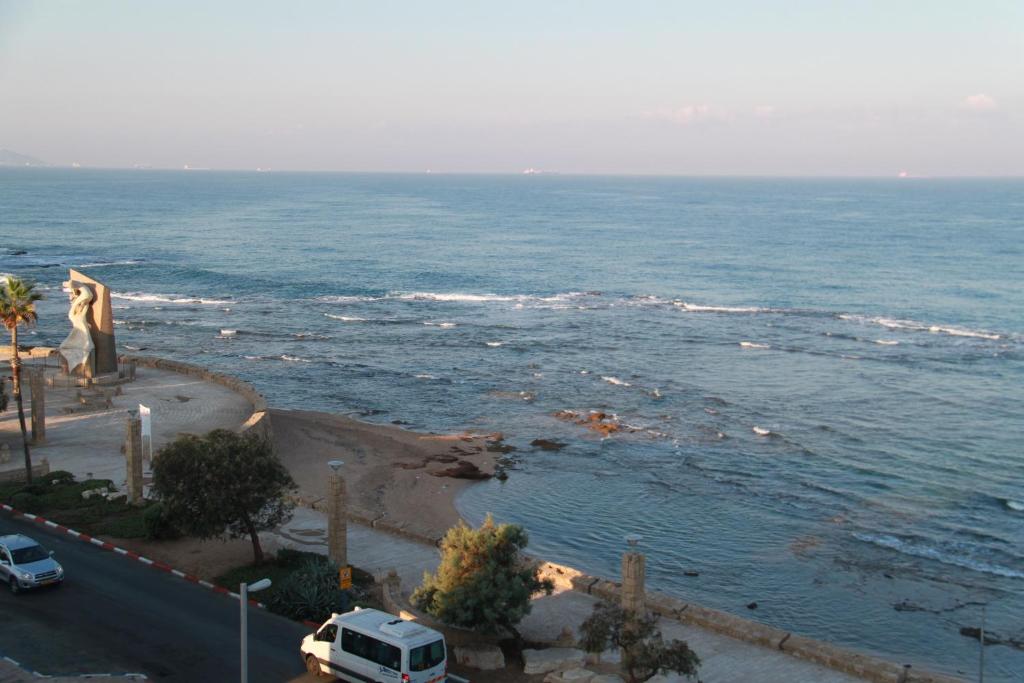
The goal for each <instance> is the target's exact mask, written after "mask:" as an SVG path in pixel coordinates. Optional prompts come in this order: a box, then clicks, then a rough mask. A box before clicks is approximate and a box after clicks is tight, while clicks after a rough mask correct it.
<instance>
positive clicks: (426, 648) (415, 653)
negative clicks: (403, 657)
mask: <svg viewBox="0 0 1024 683" xmlns="http://www.w3.org/2000/svg"><path fill="white" fill-rule="evenodd" d="M443 661H444V641H443V640H438V641H436V642H433V643H431V644H430V645H421V646H420V647H416V648H413V649H412V650H410V651H409V670H410V671H426V670H427V669H432V668H434V667H435V666H437V665H438V664H440V663H441V662H443Z"/></svg>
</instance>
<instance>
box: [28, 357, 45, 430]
mask: <svg viewBox="0 0 1024 683" xmlns="http://www.w3.org/2000/svg"><path fill="white" fill-rule="evenodd" d="M28 386H29V391H31V392H32V443H34V444H36V445H39V444H41V443H43V442H44V441H46V388H45V386H46V380H45V378H44V373H43V370H42V369H38V370H32V371H30V372H29V375H28Z"/></svg>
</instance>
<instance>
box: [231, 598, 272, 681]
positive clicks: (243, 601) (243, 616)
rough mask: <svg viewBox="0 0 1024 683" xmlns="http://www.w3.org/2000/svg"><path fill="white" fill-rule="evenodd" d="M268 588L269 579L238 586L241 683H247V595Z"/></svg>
mask: <svg viewBox="0 0 1024 683" xmlns="http://www.w3.org/2000/svg"><path fill="white" fill-rule="evenodd" d="M265 588H270V579H260V580H259V581H257V582H255V583H245V582H244V581H243V582H242V583H240V584H239V585H238V609H239V617H240V623H241V629H242V679H241V680H242V683H249V593H250V592H252V593H255V592H257V591H261V590H263V589H265Z"/></svg>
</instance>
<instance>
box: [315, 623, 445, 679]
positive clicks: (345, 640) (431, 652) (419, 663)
mask: <svg viewBox="0 0 1024 683" xmlns="http://www.w3.org/2000/svg"><path fill="white" fill-rule="evenodd" d="M300 650H301V651H302V656H303V658H304V659H305V660H306V670H307V671H309V672H310V673H312V674H316V675H318V676H319V675H323V674H325V673H326V674H332V675H334V676H336V677H338V678H339V679H341V680H343V681H350V683H387V682H388V681H400V682H401V683H442V682H443V681H446V680H447V677H448V656H447V648H446V647H445V642H444V636H443V635H441V634H440V633H438V632H437V631H435V630H434V629H432V628H427V627H426V626H421V625H419V624H417V623H416V622H415V621H405V620H403V619H399V618H398V617H396V616H395V615H393V614H388V613H387V612H381V611H380V610H376V609H360V608H358V607H356V608H355V609H354V610H353V611H351V612H346V613H345V614H334V615H332V616H331V618H330V619H328V620H327V621H326V622H324V624H323V626H321V627H320V628H319V629H317V631H316V633H310V634H309V635H308V636H306V637H305V638H303V639H302V646H301V647H300Z"/></svg>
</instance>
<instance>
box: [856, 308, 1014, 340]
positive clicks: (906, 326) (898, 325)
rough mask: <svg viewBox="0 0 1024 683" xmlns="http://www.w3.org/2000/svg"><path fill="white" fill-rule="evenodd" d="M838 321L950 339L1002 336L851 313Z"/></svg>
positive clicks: (990, 338)
mask: <svg viewBox="0 0 1024 683" xmlns="http://www.w3.org/2000/svg"><path fill="white" fill-rule="evenodd" d="M838 318H839V319H840V320H849V321H850V322H859V323H870V324H873V325H881V326H882V327H885V328H888V329H890V330H909V331H911V332H930V333H932V334H945V335H949V336H951V337H973V338H975V339H988V340H991V341H996V340H999V339H1002V338H1003V337H1002V335H999V334H996V333H995V332H989V331H986V330H971V329H968V328H966V327H954V326H952V325H929V324H927V323H922V322H918V321H916V320H902V319H899V318H886V317H883V316H874V317H871V316H865V315H856V314H852V313H843V314H841V315H839V316H838Z"/></svg>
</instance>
